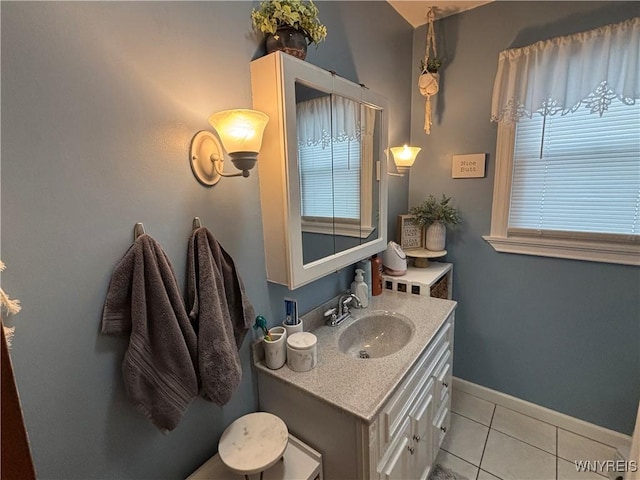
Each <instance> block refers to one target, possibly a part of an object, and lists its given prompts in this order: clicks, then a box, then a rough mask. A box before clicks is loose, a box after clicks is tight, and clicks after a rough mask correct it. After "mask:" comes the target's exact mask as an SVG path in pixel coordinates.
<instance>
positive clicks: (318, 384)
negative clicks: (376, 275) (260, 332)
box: [254, 291, 456, 480]
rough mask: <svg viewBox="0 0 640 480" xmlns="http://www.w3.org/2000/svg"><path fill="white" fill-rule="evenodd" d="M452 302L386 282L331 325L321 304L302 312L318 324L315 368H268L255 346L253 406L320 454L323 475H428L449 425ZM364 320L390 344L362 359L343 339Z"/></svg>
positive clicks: (350, 336) (307, 320)
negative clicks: (397, 289) (395, 289)
mask: <svg viewBox="0 0 640 480" xmlns="http://www.w3.org/2000/svg"><path fill="white" fill-rule="evenodd" d="M455 307H456V303H455V302H453V301H449V300H441V299H434V298H430V297H426V296H419V295H410V294H406V293H398V292H389V291H386V292H384V293H383V294H382V295H380V296H378V297H373V298H372V301H371V303H370V306H369V308H366V309H362V310H356V309H353V310H352V317H353V318H351V319H348V320H345V322H343V323H342V324H341V325H340V326H338V327H329V326H326V325H324V321H323V318H322V312H323V311H324V310H325V309H326V305H323V306H322V307H320V308H318V309H316V310H314V311H313V312H310V313H309V314H308V315H306V316H305V317H303V321H304V323H305V326H307V327H309V326H310V327H312V328H313V326H316V325H321V326H319V327H318V328H316V329H314V330H313V333H314V334H315V335H316V336H317V338H318V364H317V366H316V367H315V368H314V369H313V370H311V371H309V372H304V373H299V372H294V371H292V370H290V369H289V368H287V367H286V366H285V367H283V368H281V369H279V370H270V369H268V368H267V367H266V365H265V364H264V361H263V360H262V359H261V357H260V352H259V347H257V349H256V350H255V351H254V355H255V367H256V370H257V373H258V388H259V398H260V410H263V411H266V412H271V413H273V414H275V415H278V416H279V417H280V418H282V419H283V420H284V421H285V423H286V424H287V426H288V428H289V431H290V432H291V433H293V434H294V435H296V436H297V437H298V438H300V439H301V440H303V441H304V442H306V443H307V444H309V445H310V446H311V447H312V448H314V449H316V450H318V451H319V452H320V453H321V454H322V458H323V464H324V474H325V478H327V479H343V478H354V479H355V478H358V479H363V480H364V479H409V478H411V479H426V478H427V477H428V475H429V471H430V469H431V467H432V465H433V461H434V460H435V457H436V455H437V453H438V450H439V448H440V445H441V443H442V441H443V439H444V436H445V434H446V432H447V429H448V426H449V419H450V404H451V395H450V386H451V371H452V359H453V329H454V310H455ZM381 322H382V324H381ZM394 322H399V323H398V324H397V325H396V324H395V323H394ZM385 324H386V325H387V326H388V331H384V325H385ZM400 324H402V325H400ZM381 325H382V327H381ZM407 325H409V326H410V328H411V334H410V335H408V336H407V335H406V328H407ZM368 328H373V329H380V328H383V330H381V331H380V332H379V333H378V332H377V331H376V332H377V333H376V336H377V337H380V338H383V339H384V337H385V335H387V336H388V338H389V339H390V340H389V343H390V344H392V345H393V344H397V345H396V346H395V347H393V348H392V350H393V349H397V351H395V352H394V353H389V352H388V351H384V348H382V349H379V350H374V354H372V355H371V356H370V358H360V356H359V355H358V354H357V351H356V352H353V351H352V349H350V346H351V345H350V343H349V342H352V341H353V337H354V335H356V336H357V334H358V333H357V332H358V331H361V332H366V330H367V329H368ZM345 332H347V333H345ZM354 332H355V333H354ZM341 337H342V339H341ZM380 338H379V339H378V340H377V341H379V340H380ZM398 342H399V343H398ZM382 345H384V340H383V343H382ZM357 348H358V347H357V346H356V350H357ZM361 348H362V347H361ZM372 348H374V347H372ZM375 352H378V353H377V354H376V353H375Z"/></svg>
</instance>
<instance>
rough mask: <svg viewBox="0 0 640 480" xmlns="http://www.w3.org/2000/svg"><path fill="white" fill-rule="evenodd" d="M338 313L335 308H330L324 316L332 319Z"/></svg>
mask: <svg viewBox="0 0 640 480" xmlns="http://www.w3.org/2000/svg"><path fill="white" fill-rule="evenodd" d="M336 312H337V310H336V309H335V308H330V309H329V310H327V311H326V312H324V316H325V317H331V316H333V315H335V314H336Z"/></svg>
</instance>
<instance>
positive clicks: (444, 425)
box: [432, 395, 451, 458]
mask: <svg viewBox="0 0 640 480" xmlns="http://www.w3.org/2000/svg"><path fill="white" fill-rule="evenodd" d="M450 423H451V411H450V410H449V395H447V396H446V397H445V400H444V402H442V406H441V407H440V410H439V411H438V413H437V414H436V417H435V420H434V421H433V445H432V446H433V456H434V458H435V457H436V456H437V455H438V451H439V450H440V445H442V441H443V440H444V437H445V435H446V434H447V431H449V425H450Z"/></svg>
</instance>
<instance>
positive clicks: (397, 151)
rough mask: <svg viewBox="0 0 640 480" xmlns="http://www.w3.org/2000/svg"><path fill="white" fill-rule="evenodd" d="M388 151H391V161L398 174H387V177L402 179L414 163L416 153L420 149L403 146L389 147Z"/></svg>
mask: <svg viewBox="0 0 640 480" xmlns="http://www.w3.org/2000/svg"><path fill="white" fill-rule="evenodd" d="M389 150H391V155H392V156H393V161H394V163H395V164H396V170H398V173H389V175H393V176H396V177H404V174H405V173H407V172H408V171H409V169H410V168H411V167H412V166H413V163H414V162H415V161H416V156H417V155H418V152H420V150H422V149H421V148H420V147H409V146H407V145H405V146H404V147H391V148H390V149H389Z"/></svg>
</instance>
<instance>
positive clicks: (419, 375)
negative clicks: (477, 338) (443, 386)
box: [380, 321, 451, 450]
mask: <svg viewBox="0 0 640 480" xmlns="http://www.w3.org/2000/svg"><path fill="white" fill-rule="evenodd" d="M450 338H451V322H450V321H447V322H445V324H444V325H443V326H442V328H441V329H440V331H439V332H438V334H437V335H436V337H435V340H434V341H433V342H432V343H431V345H430V346H429V348H428V349H427V351H426V352H425V353H424V354H423V355H422V356H421V357H420V359H419V360H418V362H417V363H416V365H415V366H414V367H413V368H412V369H411V371H410V372H409V375H408V376H407V378H406V379H405V380H404V381H403V382H402V384H401V385H400V387H399V388H398V390H397V391H396V393H395V394H394V395H393V397H391V400H389V401H388V402H387V404H386V406H385V407H384V408H383V410H382V412H381V414H380V416H381V422H382V428H381V442H380V445H381V450H384V448H383V447H384V446H385V445H387V443H388V442H389V441H390V440H391V438H393V437H394V435H395V434H396V432H397V431H398V428H399V427H400V424H401V422H402V420H403V419H404V418H405V417H406V416H407V415H408V413H409V409H410V408H411V405H412V403H413V402H414V401H415V399H416V397H417V395H418V393H419V392H420V390H421V389H422V388H423V387H424V385H425V384H426V382H427V381H428V380H429V377H430V376H432V375H434V368H435V366H436V365H437V364H438V362H439V361H441V356H442V355H444V354H445V352H446V351H448V348H449V347H448V346H449V342H448V341H447V340H448V339H450Z"/></svg>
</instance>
